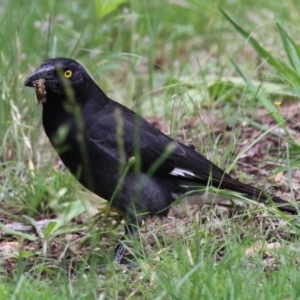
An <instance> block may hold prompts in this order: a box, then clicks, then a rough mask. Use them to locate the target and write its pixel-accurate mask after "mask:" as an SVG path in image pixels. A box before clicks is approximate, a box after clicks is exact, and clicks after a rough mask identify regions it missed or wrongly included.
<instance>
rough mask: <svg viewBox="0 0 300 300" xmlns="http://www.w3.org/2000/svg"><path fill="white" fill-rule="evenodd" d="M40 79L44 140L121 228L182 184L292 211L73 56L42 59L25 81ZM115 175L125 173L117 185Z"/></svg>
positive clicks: (164, 208)
mask: <svg viewBox="0 0 300 300" xmlns="http://www.w3.org/2000/svg"><path fill="white" fill-rule="evenodd" d="M40 79H42V80H44V84H45V91H46V101H45V102H43V103H42V105H43V126H44V129H45V132H46V134H47V136H48V138H49V140H50V142H51V143H52V145H53V147H54V148H55V149H56V150H57V152H58V154H59V156H60V157H61V159H62V161H63V163H64V164H65V165H66V166H67V168H68V169H69V170H70V171H71V172H72V174H73V175H75V176H76V177H77V178H78V180H79V181H80V182H81V183H82V184H83V185H84V186H85V187H86V188H88V189H89V190H91V191H93V192H94V193H96V194H97V195H99V196H100V197H102V198H104V199H106V200H111V201H112V203H111V205H112V206H113V207H115V208H117V209H118V210H120V211H121V212H123V214H124V215H125V218H126V221H127V230H126V231H127V233H128V234H130V233H132V232H133V231H134V226H135V225H137V224H139V222H140V220H141V219H142V218H143V217H145V216H148V215H166V214H167V212H168V209H169V207H170V205H171V204H172V203H173V202H174V201H175V200H176V199H177V198H178V197H179V196H180V195H181V194H183V193H184V192H186V191H187V190H188V189H183V188H182V186H185V187H189V186H190V187H191V189H193V188H194V187H195V186H199V187H201V186H202V187H206V186H207V185H209V184H211V185H212V186H214V187H216V188H221V189H228V190H232V191H235V192H239V193H242V194H244V195H246V196H248V197H250V198H252V199H256V200H258V201H261V202H267V201H268V200H269V199H271V200H272V201H273V202H274V203H276V204H278V208H279V209H281V210H283V211H288V212H291V213H297V209H296V208H295V207H294V206H292V205H289V204H288V203H287V202H286V201H285V200H283V199H281V198H279V197H276V196H272V197H270V196H269V195H267V194H265V192H263V191H261V190H259V189H257V188H255V187H253V186H250V185H247V184H244V183H241V182H239V181H237V180H235V179H233V178H232V177H231V176H230V175H229V174H227V173H225V172H224V171H223V170H222V169H220V168H219V167H217V166H216V165H214V164H213V163H212V162H210V161H209V160H208V159H206V158H205V157H204V156H203V155H202V154H200V153H198V152H195V151H194V150H192V149H190V148H188V147H186V146H185V145H183V144H181V143H178V142H176V141H174V140H173V139H171V138H170V137H168V136H167V135H165V134H163V133H162V132H160V131H159V130H157V129H156V128H155V127H153V126H152V125H151V124H150V123H148V122H147V121H146V120H145V119H143V118H142V117H140V116H138V115H137V114H135V113H134V112H133V111H132V110H130V109H128V108H126V107H125V106H123V105H121V104H119V103H117V102H115V101H113V100H111V99H109V98H108V97H107V96H106V95H105V93H104V92H103V91H102V90H101V89H100V88H99V87H98V86H97V84H96V83H95V82H94V81H93V80H92V78H91V77H90V76H89V75H88V73H87V72H86V70H85V69H84V68H83V67H82V66H81V65H80V64H79V63H77V62H76V61H74V60H72V59H67V58H56V59H49V60H47V61H46V62H45V63H44V64H42V65H41V67H40V68H39V69H38V70H36V71H35V72H33V73H32V74H31V75H30V76H29V77H28V78H27V79H26V81H25V85H26V86H34V83H35V82H36V81H37V80H40ZM128 163H129V164H130V166H128ZM126 166H127V169H126ZM125 170H127V173H124V172H125ZM122 174H126V176H125V177H124V176H123V177H124V180H123V182H122V183H121V184H119V183H120V178H122ZM118 184H119V185H118ZM117 186H119V187H120V188H119V190H118V191H117V192H115V191H116V188H117ZM192 187H193V188H192ZM112 197H113V199H112ZM121 252H122V251H119V254H120V253H121ZM117 259H118V258H117Z"/></svg>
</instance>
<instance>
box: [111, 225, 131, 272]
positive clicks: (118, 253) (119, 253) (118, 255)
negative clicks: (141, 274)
mask: <svg viewBox="0 0 300 300" xmlns="http://www.w3.org/2000/svg"><path fill="white" fill-rule="evenodd" d="M136 230H137V225H134V224H132V223H129V224H126V225H125V235H124V236H123V238H122V239H121V241H120V243H119V244H118V245H117V247H116V248H115V256H114V261H115V262H117V263H118V264H122V260H123V258H124V253H125V251H126V248H127V245H126V244H127V242H128V240H129V239H131V238H132V237H133V236H134V234H135V232H136ZM123 265H125V266H127V267H133V265H132V264H131V263H130V264H123ZM134 266H135V267H136V264H135V265H134Z"/></svg>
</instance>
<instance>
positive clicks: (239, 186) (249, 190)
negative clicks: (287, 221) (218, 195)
mask: <svg viewBox="0 0 300 300" xmlns="http://www.w3.org/2000/svg"><path fill="white" fill-rule="evenodd" d="M233 181H234V182H235V185H233V186H232V187H231V190H232V191H235V192H238V193H242V194H244V195H245V196H247V197H249V198H251V199H253V200H256V201H258V202H261V203H264V204H267V205H272V204H273V205H274V204H276V207H277V208H278V209H279V210H281V211H284V212H289V213H292V214H299V213H300V210H299V208H298V207H297V206H296V205H295V206H293V205H292V204H290V203H289V202H288V201H286V200H283V199H282V198H280V197H278V196H274V195H270V194H268V193H266V192H265V191H263V190H260V189H258V188H255V187H254V186H251V185H248V184H245V183H242V182H239V181H237V180H234V179H233ZM227 189H228V187H227Z"/></svg>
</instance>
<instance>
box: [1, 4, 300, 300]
mask: <svg viewBox="0 0 300 300" xmlns="http://www.w3.org/2000/svg"><path fill="white" fill-rule="evenodd" d="M219 6H220V7H222V8H223V9H224V10H225V11H226V12H227V13H228V15H229V16H231V17H232V18H233V19H234V20H235V21H236V22H237V24H239V25H240V26H241V28H240V27H238V26H237V25H236V26H235V27H234V26H233V24H232V22H230V20H228V18H226V17H225V16H224V14H222V12H221V11H220V10H219ZM299 11H300V3H299V1H297V0H286V1H281V2H279V1H254V0H253V1H237V0H220V1H210V2H209V1H203V0H176V1H167V0H153V1H144V0H143V1H138V0H130V1H118V0H114V1H108V0H107V1H104V0H102V1H100V0H95V1H83V0H82V1H80V0H74V1H54V0H49V1H34V0H28V1H19V2H18V3H17V2H15V1H9V0H3V1H2V2H1V5H0V19H1V25H2V26H1V28H2V30H1V33H0V123H1V126H0V143H1V145H0V181H1V186H0V201H1V208H0V210H1V213H2V215H1V216H5V218H4V217H3V220H0V221H3V222H4V223H5V222H7V220H10V221H24V216H27V220H28V217H32V218H34V219H39V218H44V217H45V216H52V215H53V214H54V215H55V216H57V215H59V216H61V214H63V217H64V218H65V219H67V220H70V219H72V217H74V216H77V215H79V214H80V212H82V211H83V210H84V206H85V205H86V204H82V203H83V202H84V200H85V199H87V198H88V197H91V195H89V194H88V193H87V192H85V191H81V188H80V186H79V185H78V184H77V182H75V181H74V180H73V178H72V177H71V175H69V173H68V172H67V171H65V170H64V168H62V167H61V166H60V164H59V162H58V161H57V157H56V155H55V154H54V151H53V150H52V149H51V147H50V145H49V143H48V141H47V139H46V138H45V136H44V133H43V129H42V126H41V109H40V107H37V105H36V100H35V95H34V92H33V91H32V90H30V89H27V88H25V87H24V86H23V81H24V79H25V77H26V76H27V75H28V74H29V73H30V72H31V71H33V70H34V69H35V68H37V67H38V66H39V65H40V64H41V63H42V62H43V61H44V60H45V59H46V58H47V57H58V56H64V57H73V58H75V59H76V60H79V61H80V62H81V63H83V64H84V65H85V66H86V67H87V68H88V70H89V72H90V74H91V75H92V77H93V78H94V79H95V80H96V81H97V82H98V83H99V85H100V86H101V88H102V89H103V90H104V91H105V92H106V93H107V94H108V95H109V96H110V97H112V98H113V99H115V100H117V101H119V102H121V103H123V104H125V105H127V106H129V107H131V108H132V109H134V110H135V111H137V112H139V113H141V114H143V115H144V116H146V117H154V116H156V118H158V120H160V121H161V120H165V121H163V123H164V122H166V124H167V125H166V126H167V127H168V129H169V130H168V131H169V133H170V134H171V135H172V136H174V137H176V136H177V135H178V131H180V129H181V128H182V127H183V126H184V124H186V122H187V121H189V120H191V119H197V118H198V119H199V122H198V123H197V127H196V128H195V127H192V128H189V132H192V133H191V136H195V134H196V136H197V138H193V143H194V144H195V146H196V148H197V149H198V150H200V151H201V152H202V153H204V154H205V155H207V156H208V157H210V158H211V159H212V160H213V161H214V162H215V163H217V164H218V165H220V166H221V167H223V168H226V169H227V170H232V169H233V170H236V161H235V160H234V159H235V156H233V157H232V154H231V153H232V151H233V150H234V148H235V143H232V144H229V145H226V147H224V151H222V152H221V153H220V152H219V151H218V147H220V146H219V145H218V144H217V143H218V142H219V143H222V141H221V142H220V140H222V138H220V137H218V136H215V128H214V126H212V127H211V126H208V125H207V124H206V122H205V121H203V120H202V119H201V117H200V116H199V115H201V110H202V109H203V111H204V112H205V113H206V114H207V115H208V116H209V117H212V118H214V117H215V118H216V120H217V121H216V124H215V127H217V126H218V122H222V123H225V124H230V126H231V128H232V139H233V140H235V139H238V138H241V137H240V131H241V126H242V125H241V124H243V122H246V123H247V122H248V121H249V118H250V121H251V122H253V121H254V120H255V116H256V112H257V110H258V109H259V108H265V109H266V110H267V111H268V112H270V115H271V116H272V117H273V119H274V121H275V122H276V123H277V124H278V127H281V128H282V129H283V130H284V131H285V133H286V134H285V136H284V137H282V139H283V140H284V141H285V142H286V144H287V145H288V146H289V147H290V149H291V151H290V152H286V151H284V150H282V149H279V150H278V151H277V155H278V156H279V157H280V160H281V161H282V162H284V166H285V167H284V168H283V171H290V170H294V169H297V166H298V163H297V161H299V158H300V156H299V154H298V153H299V151H298V150H299V145H298V143H297V142H296V141H295V140H294V136H293V133H291V132H290V131H289V129H288V128H287V127H286V126H285V120H284V118H282V116H281V115H280V113H278V109H277V108H276V106H275V105H274V101H275V100H279V101H286V100H287V99H288V100H289V101H291V100H292V101H297V96H298V94H299V92H298V88H299V86H300V79H299V78H298V75H297V74H300V73H299V72H298V70H299V68H300V64H298V63H299V56H300V55H299V53H300V52H299V49H298V47H297V43H298V42H299V41H298V38H297V37H298V36H299V26H298V25H299V20H300V16H299ZM276 21H278V22H279V23H280V24H282V26H288V30H289V31H288V33H287V35H285V34H283V33H282V30H280V27H278V25H277V24H276ZM282 28H284V29H287V28H286V27H282ZM242 29H244V30H246V33H252V37H254V38H255V39H256V41H257V42H258V43H259V44H260V45H262V47H263V48H259V47H258V46H257V45H256V44H255V43H254V42H253V40H251V39H250V40H249V39H248V40H246V39H245V37H243V36H242V35H241V33H243V30H242ZM244 35H245V34H244ZM246 35H247V34H246ZM251 44H252V46H251ZM255 45H256V46H255ZM253 46H254V47H253ZM264 51H265V52H264ZM266 55H267V56H268V57H272V58H273V59H274V62H275V63H273V64H272V63H270V60H266ZM276 63H277V64H276ZM299 76H300V75H299ZM261 81H264V82H266V84H265V85H264V86H263V88H262V87H261ZM206 109H207V110H206ZM276 109H277V110H276ZM199 112H200V113H199ZM274 112H275V113H274ZM201 120H202V121H201ZM205 131H206V134H205V135H204V136H203V137H202V136H201V135H200V134H199V132H200V133H201V132H205ZM187 134H189V133H187ZM193 134H194V135H193ZM197 134H198V135H197ZM261 135H264V130H262V131H261ZM261 135H260V136H261ZM256 138H257V137H256ZM217 146H218V147H217ZM246 148H247V146H246ZM281 150H282V151H281ZM287 154H288V156H287ZM53 166H55V168H53ZM240 176H241V179H242V180H243V179H245V178H243V176H244V177H246V178H247V175H245V174H240ZM74 200H78V201H75V202H74ZM93 200H94V201H95V199H93ZM74 203H75V204H74ZM212 211H213V212H212V213H208V212H207V211H206V210H204V211H202V212H199V213H196V214H191V217H189V222H188V226H185V225H186V224H182V223H180V222H179V221H178V222H179V223H178V224H177V223H176V222H177V221H175V223H176V226H177V227H178V228H177V229H176V232H177V234H175V236H169V235H168V233H166V230H165V226H164V224H160V225H161V226H160V225H159V222H158V224H156V226H155V228H158V229H156V230H154V229H151V227H150V234H149V233H148V234H149V235H150V236H151V237H152V239H153V240H154V242H153V243H154V244H155V247H154V248H153V247H146V248H147V255H146V254H144V253H143V250H142V247H137V248H139V249H140V252H141V253H140V256H141V257H142V260H141V261H140V268H138V269H136V270H122V269H121V270H119V269H118V268H116V267H115V266H114V265H113V264H112V263H110V264H109V267H108V268H107V270H106V272H105V274H104V275H101V276H99V275H97V274H95V273H94V272H90V273H88V274H85V273H84V271H83V270H82V269H79V270H78V271H77V273H76V274H74V272H71V271H70V272H69V269H68V266H66V268H65V269H64V271H61V270H58V269H56V267H51V263H52V261H51V260H49V259H48V257H47V251H46V250H45V252H42V253H37V252H35V251H34V250H33V251H32V252H30V253H29V252H28V251H27V252H26V251H22V250H20V251H19V252H18V254H17V255H16V257H17V264H16V266H17V267H16V269H14V270H13V271H12V272H10V273H9V274H8V272H7V269H8V266H7V264H6V263H5V258H3V259H2V261H3V262H2V264H1V265H2V267H1V273H0V274H1V277H2V278H1V280H0V298H1V299H38V298H39V299H106V298H107V299H288V298H289V299H296V298H298V297H299V295H300V291H299V284H298V283H299V279H300V278H299V277H300V276H299V272H298V270H297V268H298V266H297V261H299V243H297V239H296V237H297V235H296V233H297V227H296V225H295V224H291V222H290V219H287V220H286V221H287V223H288V224H289V225H290V227H289V229H288V230H287V231H288V232H289V233H291V232H292V233H293V234H294V235H293V238H292V239H291V240H290V241H286V240H285V239H281V236H276V234H275V237H276V238H275V239H274V234H273V233H274V232H276V228H277V227H276V225H274V224H272V218H270V219H268V226H269V227H268V228H267V229H266V228H264V226H265V223H262V224H263V225H262V226H259V225H258V226H252V224H253V223H255V222H256V221H257V220H256V219H255V214H254V213H250V214H247V213H245V214H242V215H239V216H238V217H233V218H229V216H227V215H226V214H224V215H222V213H220V212H219V211H218V212H215V211H214V210H212ZM275 214H276V213H275ZM188 215H189V214H188ZM220 215H221V217H220ZM216 216H218V217H216ZM203 218H206V222H205V224H203V225H201V224H200V223H201V220H202V221H203ZM258 223H259V222H258ZM199 224H200V225H201V226H200V225H199ZM245 226H246V228H247V231H245ZM59 229H61V228H59ZM75 229H76V228H75ZM105 230H106V231H107V230H108V229H107V228H104V229H103V232H106V231H105ZM272 230H275V231H272ZM270 231H271V232H272V237H271V238H270ZM70 232H71V229H70V228H67V229H64V230H62V231H61V232H59V231H58V230H57V228H56V229H55V228H48V231H47V232H46V233H42V234H40V236H39V240H40V242H41V243H42V244H43V245H44V246H45V249H47V248H48V247H49V245H50V243H51V242H52V241H53V238H54V237H55V236H56V235H57V234H58V233H63V234H64V235H63V237H64V238H65V237H66V235H67V234H69V233H70ZM167 232H168V231H167ZM106 233H107V232H106ZM15 239H16V240H18V241H19V242H20V240H23V239H24V236H23V235H21V236H19V237H15ZM85 239H86V240H87V241H88V242H93V243H96V244H97V241H98V240H100V238H99V236H98V235H97V234H96V230H93V227H92V226H90V228H89V230H88V233H87V234H86V236H85ZM115 240H116V237H115V238H112V239H110V242H109V244H108V246H107V245H102V244H100V245H99V244H97V245H96V246H95V247H98V248H96V250H95V253H98V254H97V255H98V256H100V258H101V259H102V260H104V261H109V259H111V255H112V253H110V252H111V251H112V249H113V246H114V242H115ZM257 241H262V242H263V243H266V244H270V243H271V242H272V243H275V242H279V243H280V247H274V249H271V250H268V251H271V257H272V263H271V264H267V266H266V264H265V260H263V259H264V258H265V255H266V252H265V246H264V244H263V246H261V245H260V244H259V245H260V246H257V248H258V249H257V251H253V253H254V254H253V253H252V254H251V255H246V252H247V249H250V248H251V247H253V245H257ZM20 243H21V242H20ZM107 249H109V251H108V250H107ZM224 249H226V251H225V250H224ZM99 252H100V254H99ZM107 253H110V254H107ZM14 255H15V254H14ZM97 255H96V256H97ZM27 256H30V257H31V260H30V263H29V262H28V260H27ZM35 257H39V259H36V261H37V262H36V263H34V261H35ZM41 257H42V261H41V259H40V258H41ZM96 258H97V257H96ZM0 259H1V258H0ZM32 261H33V262H32ZM95 261H96V262H97V259H96V260H95ZM96 262H95V264H96ZM28 265H30V267H28ZM25 270H26V272H25Z"/></svg>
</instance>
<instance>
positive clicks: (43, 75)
mask: <svg viewBox="0 0 300 300" xmlns="http://www.w3.org/2000/svg"><path fill="white" fill-rule="evenodd" d="M54 73H55V66H53V65H43V66H41V67H40V68H39V69H37V70H36V71H34V72H33V73H31V74H30V75H29V76H28V77H27V78H26V80H25V81H24V85H25V86H29V87H34V83H35V82H36V81H37V80H40V79H43V80H44V81H45V85H46V86H47V85H49V83H50V84H51V83H53V81H54Z"/></svg>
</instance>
